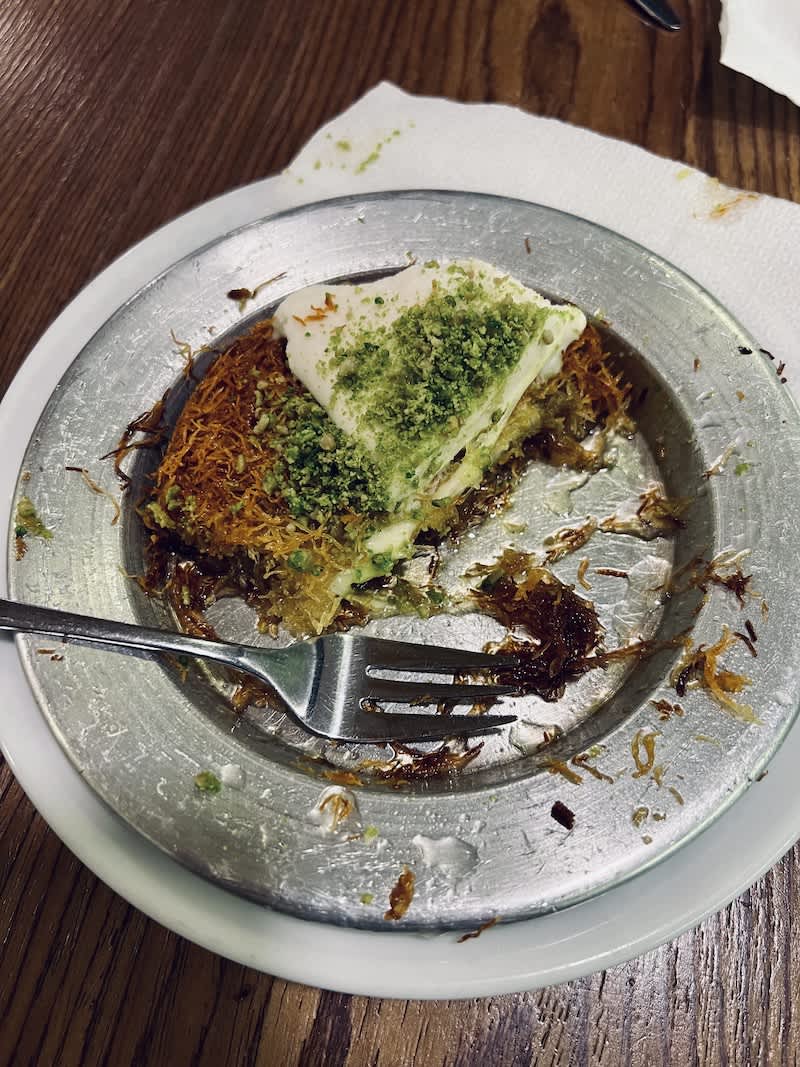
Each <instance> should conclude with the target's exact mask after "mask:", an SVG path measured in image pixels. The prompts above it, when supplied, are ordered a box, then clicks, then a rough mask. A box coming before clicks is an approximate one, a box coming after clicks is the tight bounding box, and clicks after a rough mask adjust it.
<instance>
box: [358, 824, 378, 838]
mask: <svg viewBox="0 0 800 1067" xmlns="http://www.w3.org/2000/svg"><path fill="white" fill-rule="evenodd" d="M378 833H379V831H378V827H377V826H367V827H366V828H365V830H364V832H363V833H362V835H361V836H362V838H363V839H364V840H365V841H374V840H375V838H376V837H377V836H378Z"/></svg>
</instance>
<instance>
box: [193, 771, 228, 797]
mask: <svg viewBox="0 0 800 1067" xmlns="http://www.w3.org/2000/svg"><path fill="white" fill-rule="evenodd" d="M194 785H195V789H199V790H200V792H201V793H212V794H213V793H219V791H220V790H221V789H222V782H220V780H219V778H217V776H216V774H213V773H212V772H211V771H200V773H199V774H196V775H195V776H194Z"/></svg>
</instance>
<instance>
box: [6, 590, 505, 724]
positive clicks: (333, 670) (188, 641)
mask: <svg viewBox="0 0 800 1067" xmlns="http://www.w3.org/2000/svg"><path fill="white" fill-rule="evenodd" d="M0 630H15V631H17V632H18V633H38V634H45V635H47V636H48V637H54V638H58V639H59V640H61V641H68V642H74V643H76V644H84V645H89V646H92V647H99V648H106V649H111V650H112V651H116V652H127V653H129V654H133V655H136V654H139V655H141V654H147V653H153V652H172V653H174V654H176V655H189V656H199V657H200V658H201V659H208V660H214V661H215V662H217V663H223V664H225V665H226V666H228V667H233V668H234V669H235V670H237V671H244V672H245V673H246V674H250V675H253V676H254V677H255V678H258V679H259V680H260V681H262V682H266V683H267V684H268V685H269V686H271V687H272V688H273V689H274V690H275V692H276V693H277V694H278V695H279V696H280V697H281V699H282V701H283V702H284V704H285V705H286V707H287V709H288V710H289V711H290V712H291V714H292V715H293V716H294V717H295V718H296V719H298V720H299V721H300V722H301V723H302V725H303V726H305V727H306V728H307V729H308V730H311V732H312V733H315V734H319V735H320V736H321V737H329V738H332V739H334V740H337V741H369V742H380V741H412V740H415V741H433V740H441V739H443V738H445V737H452V736H453V735H455V734H460V735H466V734H476V733H483V732H484V731H486V730H491V729H494V728H495V727H498V726H504V725H506V724H507V723H511V722H514V721H515V719H516V716H514V715H470V716H466V715H458V716H450V715H423V714H416V713H413V712H411V713H400V712H385V711H381V710H374V709H373V708H372V707H371V704H372V703H373V702H378V701H387V702H393V703H398V704H408V703H415V704H417V703H418V704H434V703H448V704H470V703H475V702H477V701H484V700H487V699H493V698H494V697H498V696H504V695H508V694H512V693H516V692H518V690H517V689H516V688H515V687H514V686H509V685H497V684H494V683H486V684H470V685H466V684H453V685H447V684H443V683H441V682H420V681H416V680H409V681H396V680H391V679H388V678H381V677H379V676H376V675H374V674H373V673H372V672H373V671H375V670H384V671H411V672H416V673H419V674H457V673H473V672H476V671H481V670H493V671H496V670H499V669H502V668H503V667H512V666H513V665H514V664H515V663H516V659H515V658H514V657H512V656H495V655H488V654H486V653H482V652H466V651H462V650H460V649H454V648H438V647H435V646H433V645H416V644H410V643H408V642H405V641H387V640H383V639H381V638H377V637H366V636H363V635H352V634H328V635H326V636H324V637H318V638H316V639H315V640H313V641H298V642H297V643H295V644H293V645H289V646H288V647H286V648H277V649H266V648H256V647H254V646H253V645H240V644H232V643H229V642H227V641H211V640H208V639H207V638H204V637H191V636H190V635H188V634H184V633H178V632H177V631H172V630H158V629H151V628H147V627H143V626H134V625H132V624H131V623H125V622H111V621H109V620H107V619H97V618H91V617H90V616H87V615H75V614H73V613H72V612H68V611H59V610H57V609H53V608H42V607H36V606H34V605H31V604H19V603H15V602H13V601H10V600H2V599H0Z"/></svg>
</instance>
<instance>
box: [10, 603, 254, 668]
mask: <svg viewBox="0 0 800 1067" xmlns="http://www.w3.org/2000/svg"><path fill="white" fill-rule="evenodd" d="M0 630H15V631H16V632H17V633H25V634H45V635H46V636H48V637H55V638H57V639H58V640H59V641H69V642H70V643H74V644H83V645H93V646H95V647H99V648H108V649H113V650H114V651H116V652H130V651H131V650H132V649H133V650H138V651H141V652H174V653H176V654H178V655H184V656H185V655H189V656H200V657H202V658H203V659H212V660H216V661H217V662H219V663H225V664H227V665H228V666H231V667H235V666H237V665H238V662H239V659H240V657H241V655H242V652H243V650H242V649H241V648H240V647H239V646H238V645H232V644H228V643H227V642H224V641H210V640H208V639H207V638H205V637H191V636H190V635H189V634H182V633H177V632H174V631H171V630H157V629H152V628H149V627H146V626H135V625H132V624H131V623H127V622H112V621H111V620H110V619H97V618H92V617H91V616H89V615H76V614H74V613H73V612H71V611H60V610H59V609H57V608H42V607H37V606H36V605H33V604H19V603H16V602H15V601H12V600H2V599H0Z"/></svg>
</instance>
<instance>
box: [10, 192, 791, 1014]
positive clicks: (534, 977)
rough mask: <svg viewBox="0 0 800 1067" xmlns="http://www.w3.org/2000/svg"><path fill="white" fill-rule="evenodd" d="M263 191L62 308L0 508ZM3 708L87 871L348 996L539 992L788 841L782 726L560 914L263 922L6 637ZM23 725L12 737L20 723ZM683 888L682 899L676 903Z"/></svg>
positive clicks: (203, 212) (648, 939)
mask: <svg viewBox="0 0 800 1067" xmlns="http://www.w3.org/2000/svg"><path fill="white" fill-rule="evenodd" d="M269 193H270V182H262V183H259V184H257V185H254V186H251V187H249V188H247V189H242V190H238V191H236V192H235V193H232V194H230V195H229V196H226V197H222V198H220V199H219V200H216V201H213V202H211V203H210V204H207V205H204V206H203V207H201V208H198V209H196V210H195V211H194V212H191V213H190V214H189V215H186V216H183V217H182V218H180V219H178V220H176V221H175V222H173V223H171V224H170V225H169V226H167V227H165V228H164V229H162V230H160V231H159V232H157V233H156V234H154V235H152V236H151V237H149V238H148V239H146V240H145V241H144V242H142V243H141V244H140V245H138V246H136V248H134V249H133V250H131V251H130V252H129V253H127V255H125V256H124V257H122V258H121V259H120V260H118V261H117V262H116V263H115V264H113V265H112V266H111V267H110V268H109V269H108V270H106V271H105V272H104V273H103V274H102V275H101V276H100V277H99V278H97V279H95V281H94V282H92V283H91V285H89V286H88V287H87V289H85V290H84V291H83V292H82V293H81V294H80V295H79V296H78V297H77V298H76V300H75V301H73V303H72V304H71V305H70V306H69V307H68V308H67V309H66V310H65V311H64V312H63V314H62V315H61V316H60V317H59V318H58V320H57V321H56V322H55V323H54V324H53V326H52V327H51V328H50V329H49V330H48V331H47V333H46V334H45V336H44V337H43V338H42V340H41V341H40V342H39V344H38V345H37V347H36V348H35V350H34V351H33V353H32V354H31V356H30V357H29V359H28V360H27V361H26V363H25V365H24V366H23V368H22V369H21V371H20V373H19V375H18V376H17V378H16V380H15V382H14V383H13V385H12V387H11V389H10V390H9V392H8V394H7V396H6V397H5V399H4V401H3V404H2V407H0V412H2V416H3V417H2V420H0V446H2V448H0V456H1V457H2V459H0V499H2V500H3V506H4V508H5V509H6V514H5V518H6V521H8V518H9V515H8V509H9V506H10V501H11V498H12V490H13V484H14V478H15V476H16V473H17V470H18V468H19V464H20V462H21V459H22V454H23V451H24V447H25V444H26V442H27V440H28V437H29V435H30V433H31V430H32V428H33V425H34V424H35V421H36V419H37V418H38V416H39V414H40V412H41V409H42V407H43V406H44V403H45V401H46V400H47V398H48V397H49V395H50V393H51V392H52V390H53V389H54V387H55V385H56V384H57V382H58V380H59V378H60V377H61V375H62V374H63V372H64V371H65V369H66V368H67V366H68V365H69V363H70V362H71V360H72V359H73V358H74V357H75V355H77V353H78V352H79V351H80V349H81V348H82V347H83V345H84V344H85V343H86V342H87V341H88V340H89V338H90V337H91V335H92V334H93V332H94V331H95V330H96V329H98V328H99V327H100V326H101V325H102V323H103V322H104V321H105V320H106V319H107V318H108V315H109V313H110V312H111V311H113V310H114V309H115V308H116V307H118V306H119V305H120V304H121V303H122V302H123V301H124V300H125V299H126V298H127V297H129V296H130V295H131V293H132V292H134V291H135V290H136V289H137V288H138V287H139V286H141V285H143V284H144V283H146V282H147V281H148V279H149V278H151V277H153V276H154V275H155V274H157V273H159V272H160V271H161V270H163V269H164V268H165V267H166V266H168V265H169V263H170V262H172V261H174V260H175V259H176V258H178V257H180V256H182V255H185V254H187V253H188V252H190V251H191V250H192V248H196V247H199V246H201V245H203V244H205V243H206V242H208V241H210V240H212V239H214V238H215V237H217V236H219V235H220V234H222V233H224V232H226V231H228V230H230V229H231V228H233V227H235V226H239V225H242V224H244V223H245V222H248V221H250V220H251V219H252V218H254V217H257V216H260V215H263V214H265V213H266V212H268V211H269V210H270V209H271V207H273V206H274V207H275V209H278V208H280V207H283V206H284V205H283V204H275V205H271V204H270V202H269ZM0 671H2V677H3V682H4V686H5V689H6V693H7V695H8V699H7V700H6V701H5V702H4V703H3V706H2V708H0V742H1V743H2V746H3V750H4V752H5V754H6V757H7V759H8V761H9V764H10V766H11V768H12V770H13V771H14V773H15V774H16V775H17V777H18V778H19V780H20V782H21V784H22V786H23V788H24V789H25V790H26V792H27V793H28V795H29V796H30V798H31V799H32V801H33V802H34V804H35V805H36V806H37V807H38V809H39V810H40V811H41V813H42V815H43V816H44V818H45V819H46V820H47V821H48V822H49V824H50V825H51V826H52V827H53V829H54V830H55V831H56V833H58V834H59V836H60V837H61V838H62V839H63V840H64V841H65V843H66V844H67V845H68V846H69V847H70V848H71V849H72V850H73V851H74V852H75V853H76V854H77V855H78V856H79V858H81V859H82V860H83V861H84V862H85V863H86V864H87V865H88V866H89V867H90V868H92V869H93V870H94V871H95V872H96V873H97V874H98V876H99V877H101V878H102V879H103V880H104V881H106V882H107V883H108V884H109V885H111V886H112V887H113V888H114V889H115V890H117V891H118V892H120V893H121V894H122V895H123V896H125V897H126V898H127V899H128V900H130V901H131V902H132V903H133V904H135V905H136V906H137V907H139V908H141V909H142V910H143V911H145V912H146V913H148V914H149V915H151V916H152V917H154V918H156V919H157V920H159V921H160V922H162V923H164V924H165V925H166V926H168V927H170V928H171V929H173V930H175V931H176V932H178V933H180V934H182V935H184V936H187V937H189V938H190V939H192V940H194V941H196V942H198V943H200V944H202V945H204V946H206V947H208V948H210V949H212V950H213V951H216V952H219V953H220V954H222V955H225V956H228V957H230V958H232V959H236V960H238V961H240V962H243V963H246V964H248V965H251V966H254V967H257V968H259V969H261V970H264V971H267V972H270V973H273V974H277V975H280V976H283V977H286V978H290V979H294V980H297V981H302V982H306V983H310V984H313V985H320V986H324V987H326V988H331V989H337V990H341V991H344V992H352V993H363V994H372V995H382V996H401V997H454V996H477V995H487V994H492V993H501V992H510V991H514V990H521V989H529V988H532V987H535V986H542V985H548V984H552V983H555V982H559V981H564V980H566V979H569V978H573V977H576V976H578V975H581V974H585V973H589V972H591V971H594V970H597V969H599V968H602V967H606V966H609V965H611V964H613V963H618V962H620V961H622V960H625V959H628V958H631V957H632V956H634V955H636V954H638V953H640V952H642V951H645V950H646V949H648V948H651V947H653V946H655V945H657V944H659V943H661V942H663V941H665V940H668V939H669V938H670V937H672V936H675V935H676V934H677V933H679V932H681V931H682V930H684V929H686V928H687V927H689V926H691V925H692V924H693V923H695V922H697V921H699V920H700V919H701V918H702V917H703V916H704V915H706V914H709V913H710V912H712V911H714V910H716V909H717V908H719V907H721V906H722V905H723V904H724V903H725V902H727V901H728V900H729V899H731V898H732V897H733V896H734V895H736V893H737V892H740V891H741V890H742V889H744V888H745V887H746V886H747V885H749V884H751V883H752V881H753V880H754V879H755V878H757V877H758V876H759V874H761V873H762V872H763V871H764V870H765V869H767V868H768V867H769V866H770V865H771V864H772V863H773V862H774V861H775V860H776V859H777V858H778V857H779V856H780V855H781V854H782V853H783V852H784V851H785V850H786V849H787V848H788V847H789V846H790V845H791V844H792V842H793V841H794V840H795V837H796V836H797V831H796V829H795V826H796V823H797V815H798V811H797V808H798V806H800V805H798V803H797V801H796V800H795V797H794V789H793V779H794V765H795V760H796V758H797V756H798V754H799V751H800V731H798V729H797V728H796V727H795V728H794V729H792V731H791V732H790V734H789V736H788V738H787V740H786V742H785V743H784V745H783V747H782V749H781V750H780V752H779V754H778V755H777V756H776V757H775V759H774V760H773V762H772V764H771V766H770V774H769V776H768V777H767V778H765V779H764V780H763V781H761V782H760V783H759V784H758V785H756V786H755V787H754V788H752V789H751V790H750V791H749V792H747V793H746V794H745V795H744V796H743V797H742V798H741V799H740V800H739V801H737V803H736V804H735V806H734V807H733V808H732V809H730V810H729V811H728V812H727V813H726V814H725V815H723V816H722V818H721V819H720V820H719V821H718V822H717V823H716V824H715V825H714V826H713V827H712V828H711V829H710V830H708V831H707V832H706V833H705V834H703V835H702V836H700V837H699V838H697V839H696V840H694V841H693V842H691V843H690V844H689V845H688V846H686V847H685V848H684V849H683V850H682V851H681V852H679V853H678V854H677V855H675V856H673V857H672V858H670V859H669V860H668V861H666V862H665V863H664V864H662V865H661V866H659V867H657V868H655V869H653V870H651V871H649V872H647V873H645V874H643V875H641V876H640V877H639V878H637V879H634V880H632V881H631V882H629V883H627V884H625V885H623V886H620V887H618V888H616V889H614V890H613V891H611V892H609V893H606V894H604V895H602V896H600V897H597V898H595V899H594V900H592V901H589V902H587V903H584V904H581V905H578V906H576V907H573V908H570V909H567V910H565V911H562V912H560V913H558V914H553V915H547V916H543V917H538V918H536V919H532V920H528V921H526V922H523V923H517V924H513V925H508V926H505V927H498V928H495V929H493V930H491V931H489V932H487V933H486V934H484V935H483V936H482V937H481V938H479V939H477V940H472V941H469V942H466V943H464V944H458V943H457V935H456V934H452V933H450V934H441V935H419V934H407V933H402V932H399V931H395V930H393V931H392V932H386V933H383V932H372V931H357V930H351V929H343V928H338V927H333V926H323V925H320V924H316V923H311V922H307V921H304V920H300V919H296V918H291V917H288V916H285V915H281V914H278V913H275V912H272V911H270V910H268V909H266V908H264V907H263V906H260V905H257V904H254V903H251V902H248V901H245V900H242V899H240V898H238V897H235V896H233V895H232V894H230V893H228V892H226V891H225V890H222V889H219V888H217V887H215V886H212V885H210V884H209V883H207V882H205V881H203V880H202V879H201V878H199V877H198V876H196V875H193V874H191V873H189V872H188V871H186V870H185V869H183V868H181V867H179V866H177V865H176V864H175V863H174V862H173V861H172V860H170V859H169V858H168V857H166V856H165V855H163V854H162V853H160V852H159V851H158V850H157V849H156V848H155V847H154V846H152V845H150V844H148V843H147V842H146V841H145V840H143V839H142V838H141V837H140V836H139V835H138V834H137V833H136V832H135V831H133V830H131V829H130V828H128V827H127V826H126V825H125V824H124V823H123V822H122V821H121V820H120V819H118V818H117V817H116V816H115V815H114V814H113V813H112V812H111V811H110V810H109V809H108V808H106V807H105V805H104V804H103V803H102V802H101V801H100V800H99V799H97V797H96V796H95V795H94V794H93V793H92V792H91V791H90V790H89V789H88V787H87V786H86V785H85V784H84V783H83V782H82V780H81V778H80V776H79V775H78V774H77V772H76V771H75V770H73V768H72V766H71V765H70V763H69V762H68V760H67V758H66V756H64V754H63V753H62V751H61V749H60V748H59V746H58V744H57V742H56V741H55V739H54V738H53V736H52V734H51V733H50V731H49V729H48V727H47V725H46V723H45V721H44V719H43V718H42V716H41V714H40V713H39V711H38V708H37V707H36V705H35V702H34V700H33V697H32V695H31V693H30V691H29V690H28V687H27V684H26V682H25V679H24V676H23V674H22V671H21V669H20V666H19V662H18V659H17V656H16V650H15V649H14V647H13V644H12V642H10V641H3V643H2V645H0ZM23 721H24V723H25V729H24V730H21V729H20V723H21V722H23ZM687 885H690V886H691V887H692V892H691V894H690V895H689V899H686V898H685V896H684V893H685V887H686V886H687Z"/></svg>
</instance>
